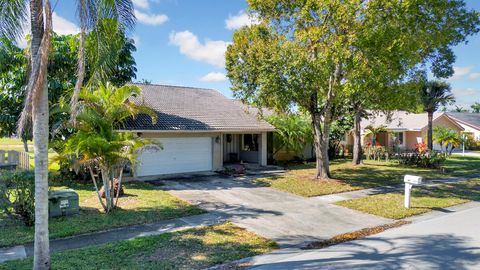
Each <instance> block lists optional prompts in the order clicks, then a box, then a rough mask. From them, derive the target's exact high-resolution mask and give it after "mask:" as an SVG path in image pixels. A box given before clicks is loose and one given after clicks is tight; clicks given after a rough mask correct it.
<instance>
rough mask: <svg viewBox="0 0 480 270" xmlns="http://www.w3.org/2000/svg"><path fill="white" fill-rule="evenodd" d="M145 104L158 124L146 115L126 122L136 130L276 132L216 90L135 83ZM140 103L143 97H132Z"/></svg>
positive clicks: (128, 126)
mask: <svg viewBox="0 0 480 270" xmlns="http://www.w3.org/2000/svg"><path fill="white" fill-rule="evenodd" d="M136 85H137V86H139V87H140V88H141V89H142V94H143V100H144V104H145V105H147V106H149V107H151V108H153V109H154V110H155V111H156V112H157V115H158V121H157V123H156V124H155V125H153V124H152V122H151V119H150V117H149V116H147V115H139V116H138V117H137V118H135V119H129V120H127V121H126V122H125V127H124V128H125V130H133V131H156V130H158V131H165V132H168V131H231V132H235V131H238V132H241V131H273V130H274V127H273V126H271V125H270V124H268V123H267V122H265V121H263V120H259V119H258V118H257V115H256V114H255V113H248V112H247V111H245V110H244V106H242V105H241V104H238V103H237V102H235V101H233V100H230V99H228V98H226V97H225V96H224V95H222V94H221V93H219V92H218V91H216V90H212V89H201V88H192V87H181V86H167V85H153V84H148V85H147V84H136ZM133 100H134V102H136V103H139V102H140V101H141V99H140V98H133Z"/></svg>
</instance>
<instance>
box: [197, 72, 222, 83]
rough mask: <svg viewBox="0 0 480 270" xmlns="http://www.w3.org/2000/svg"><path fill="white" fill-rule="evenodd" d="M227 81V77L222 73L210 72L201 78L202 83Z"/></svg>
mask: <svg viewBox="0 0 480 270" xmlns="http://www.w3.org/2000/svg"><path fill="white" fill-rule="evenodd" d="M226 80H227V76H225V74H224V73H221V72H210V73H208V74H207V75H205V76H203V77H201V78H200V81H201V82H223V81H226Z"/></svg>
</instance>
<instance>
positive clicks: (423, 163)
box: [399, 151, 446, 169]
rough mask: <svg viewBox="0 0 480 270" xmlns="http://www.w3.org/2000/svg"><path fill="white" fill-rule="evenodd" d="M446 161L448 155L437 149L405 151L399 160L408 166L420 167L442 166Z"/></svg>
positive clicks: (432, 167)
mask: <svg viewBox="0 0 480 270" xmlns="http://www.w3.org/2000/svg"><path fill="white" fill-rule="evenodd" d="M445 161H446V156H445V155H444V154H442V153H438V152H436V151H431V152H423V153H419V152H415V153H405V154H401V155H400V156H399V162H400V164H402V165H406V166H416V167H419V168H429V169H434V168H440V167H441V166H442V165H443V164H444V163H445Z"/></svg>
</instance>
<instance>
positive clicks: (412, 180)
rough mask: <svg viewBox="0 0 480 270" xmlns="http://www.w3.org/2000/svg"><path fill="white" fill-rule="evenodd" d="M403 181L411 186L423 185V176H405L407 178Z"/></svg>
mask: <svg viewBox="0 0 480 270" xmlns="http://www.w3.org/2000/svg"><path fill="white" fill-rule="evenodd" d="M403 181H404V182H405V183H407V184H410V185H421V184H423V178H422V177H421V176H415V175H405V178H404V180H403Z"/></svg>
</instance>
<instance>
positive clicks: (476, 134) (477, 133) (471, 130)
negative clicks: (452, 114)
mask: <svg viewBox="0 0 480 270" xmlns="http://www.w3.org/2000/svg"><path fill="white" fill-rule="evenodd" d="M458 124H459V125H460V126H462V127H463V128H464V129H465V132H468V133H473V136H474V137H475V140H480V130H478V129H475V128H472V127H471V126H468V125H465V124H462V123H458Z"/></svg>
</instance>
